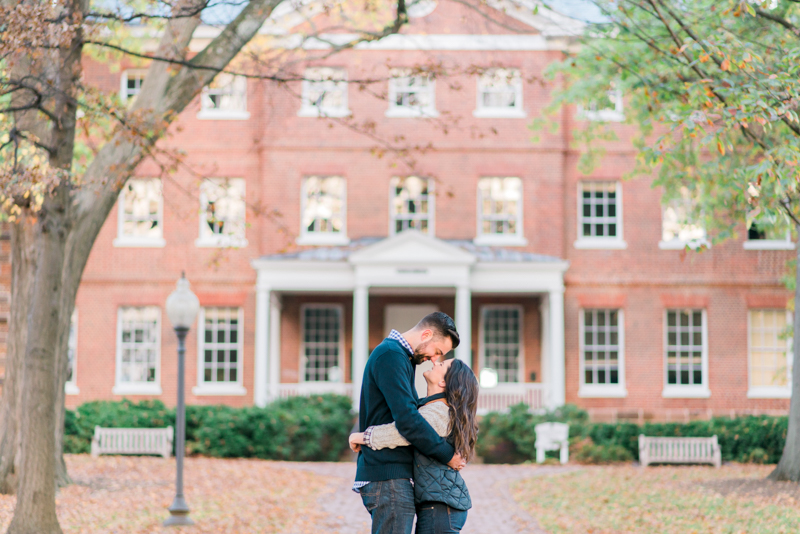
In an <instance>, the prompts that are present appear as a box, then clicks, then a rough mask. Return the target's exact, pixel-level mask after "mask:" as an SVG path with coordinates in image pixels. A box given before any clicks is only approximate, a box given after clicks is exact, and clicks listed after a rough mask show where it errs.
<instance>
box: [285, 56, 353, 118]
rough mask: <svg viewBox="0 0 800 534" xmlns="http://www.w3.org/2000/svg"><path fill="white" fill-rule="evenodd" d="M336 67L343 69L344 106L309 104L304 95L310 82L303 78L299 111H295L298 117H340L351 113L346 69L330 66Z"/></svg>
mask: <svg viewBox="0 0 800 534" xmlns="http://www.w3.org/2000/svg"><path fill="white" fill-rule="evenodd" d="M331 68H337V69H340V70H343V71H344V79H343V80H341V81H342V82H343V83H344V84H345V87H344V99H343V100H344V106H342V107H340V108H326V107H317V106H314V105H311V104H310V103H309V102H308V100H306V98H305V95H306V91H307V90H308V89H309V88H310V84H311V83H312V81H311V80H307V79H304V80H303V82H302V89H301V92H300V96H301V104H300V111H298V112H297V116H298V117H331V118H341V117H349V116H350V115H352V114H353V112H352V111H350V101H349V95H348V93H349V89H350V84H349V82H348V79H347V69H345V68H342V67H331Z"/></svg>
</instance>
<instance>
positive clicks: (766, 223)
mask: <svg viewBox="0 0 800 534" xmlns="http://www.w3.org/2000/svg"><path fill="white" fill-rule="evenodd" d="M792 234H793V232H792V227H791V226H790V225H789V223H787V222H786V221H785V220H784V219H782V218H781V217H774V218H772V219H769V218H767V217H765V216H762V217H748V218H747V241H745V242H744V245H743V246H744V248H745V249H746V250H794V247H795V245H794V239H793V235H792Z"/></svg>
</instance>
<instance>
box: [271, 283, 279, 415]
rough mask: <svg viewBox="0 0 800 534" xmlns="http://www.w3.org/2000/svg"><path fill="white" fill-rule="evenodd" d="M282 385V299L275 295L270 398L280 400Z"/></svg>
mask: <svg viewBox="0 0 800 534" xmlns="http://www.w3.org/2000/svg"><path fill="white" fill-rule="evenodd" d="M280 383H281V299H280V297H279V296H278V295H276V294H275V293H272V295H270V299H269V398H270V400H275V399H277V398H278V393H279V392H278V387H279V385H280Z"/></svg>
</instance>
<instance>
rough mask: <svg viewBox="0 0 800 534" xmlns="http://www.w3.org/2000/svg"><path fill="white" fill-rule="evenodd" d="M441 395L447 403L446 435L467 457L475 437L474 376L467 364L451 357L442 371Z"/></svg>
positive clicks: (470, 452) (471, 450) (476, 438)
mask: <svg viewBox="0 0 800 534" xmlns="http://www.w3.org/2000/svg"><path fill="white" fill-rule="evenodd" d="M444 382H445V386H444V395H445V399H446V400H447V404H448V406H449V407H450V436H452V438H453V446H454V447H455V449H456V452H457V453H459V454H460V455H461V457H462V458H464V460H465V461H467V462H468V461H469V460H470V458H472V455H473V453H474V452H475V442H476V441H477V440H478V423H477V421H476V418H475V413H476V412H477V411H478V379H477V378H475V373H473V372H472V369H470V368H469V366H468V365H467V364H465V363H464V362H462V361H461V360H453V363H452V364H451V365H450V369H448V370H447V373H446V374H445V375H444Z"/></svg>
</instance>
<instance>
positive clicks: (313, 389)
mask: <svg viewBox="0 0 800 534" xmlns="http://www.w3.org/2000/svg"><path fill="white" fill-rule="evenodd" d="M352 392H353V384H343V383H341V382H299V383H296V384H278V394H277V398H279V399H288V398H289V397H298V396H299V397H308V396H310V395H321V394H323V393H336V394H338V395H346V396H348V397H349V396H351V395H352ZM273 398H276V397H273Z"/></svg>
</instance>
